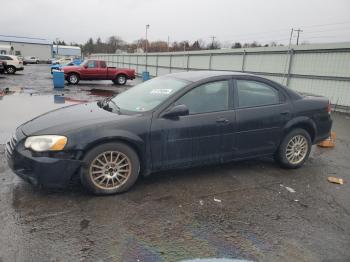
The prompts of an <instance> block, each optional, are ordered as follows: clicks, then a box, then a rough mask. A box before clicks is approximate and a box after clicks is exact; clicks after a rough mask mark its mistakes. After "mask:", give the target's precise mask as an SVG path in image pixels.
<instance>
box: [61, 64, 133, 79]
mask: <svg viewBox="0 0 350 262" xmlns="http://www.w3.org/2000/svg"><path fill="white" fill-rule="evenodd" d="M63 71H64V77H65V79H66V80H67V81H68V83H70V84H73V85H76V84H78V83H79V81H80V80H112V81H113V83H115V84H117V85H125V83H126V81H127V80H128V79H135V70H134V69H128V68H116V67H107V64H106V62H105V61H103V60H94V59H89V60H85V61H84V62H83V63H82V64H80V65H79V66H65V67H63Z"/></svg>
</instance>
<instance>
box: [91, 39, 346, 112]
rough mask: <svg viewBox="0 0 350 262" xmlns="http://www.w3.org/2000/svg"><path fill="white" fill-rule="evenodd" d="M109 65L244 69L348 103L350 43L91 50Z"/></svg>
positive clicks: (153, 69) (158, 70) (159, 70)
mask: <svg viewBox="0 0 350 262" xmlns="http://www.w3.org/2000/svg"><path fill="white" fill-rule="evenodd" d="M91 57H93V58H96V59H104V60H106V61H107V63H108V65H109V66H116V67H125V68H133V69H135V70H136V73H137V74H141V73H142V72H143V71H149V73H150V75H151V76H159V75H164V74H168V73H175V72H182V71H189V70H224V71H240V72H246V73H253V74H257V75H262V76H264V77H266V78H269V79H271V80H274V81H276V82H279V83H281V84H284V85H286V86H288V87H290V88H292V89H295V90H297V91H300V92H306V93H312V94H317V95H323V96H326V97H328V98H330V99H331V102H332V104H334V105H336V106H339V107H347V108H348V107H350V43H336V44H318V45H302V46H292V47H291V48H290V49H289V48H288V47H259V48H247V49H227V50H206V51H190V52H176V53H148V54H144V53H143V54H140V53H138V54H93V55H91Z"/></svg>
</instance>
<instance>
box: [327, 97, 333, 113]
mask: <svg viewBox="0 0 350 262" xmlns="http://www.w3.org/2000/svg"><path fill="white" fill-rule="evenodd" d="M327 111H328V114H330V113H331V112H332V105H331V101H330V100H328V107H327Z"/></svg>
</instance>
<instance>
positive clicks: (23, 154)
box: [5, 139, 82, 188]
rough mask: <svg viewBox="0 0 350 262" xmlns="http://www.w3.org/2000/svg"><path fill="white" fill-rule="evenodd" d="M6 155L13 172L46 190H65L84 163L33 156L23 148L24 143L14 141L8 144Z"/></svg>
mask: <svg viewBox="0 0 350 262" xmlns="http://www.w3.org/2000/svg"><path fill="white" fill-rule="evenodd" d="M5 155H6V159H7V163H8V165H9V167H10V168H11V169H12V171H13V172H14V173H15V174H16V175H18V176H19V177H21V178H22V179H23V180H25V181H27V182H29V183H31V184H33V185H40V186H43V187H46V188H64V187H66V186H68V185H69V183H70V181H71V178H72V176H73V174H74V173H75V172H77V171H78V170H79V168H80V167H81V165H82V162H81V161H79V160H72V159H59V158H51V157H36V156H33V154H32V152H31V151H30V150H27V149H25V148H24V147H23V142H22V143H21V142H19V143H18V144H15V143H14V142H13V139H12V140H10V141H9V142H7V143H6V150H5Z"/></svg>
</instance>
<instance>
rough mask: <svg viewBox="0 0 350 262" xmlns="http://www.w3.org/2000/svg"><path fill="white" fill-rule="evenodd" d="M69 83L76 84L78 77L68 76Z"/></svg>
mask: <svg viewBox="0 0 350 262" xmlns="http://www.w3.org/2000/svg"><path fill="white" fill-rule="evenodd" d="M69 81H70V82H71V83H72V84H75V83H76V82H78V77H77V76H76V75H74V74H73V75H70V76H69Z"/></svg>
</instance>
